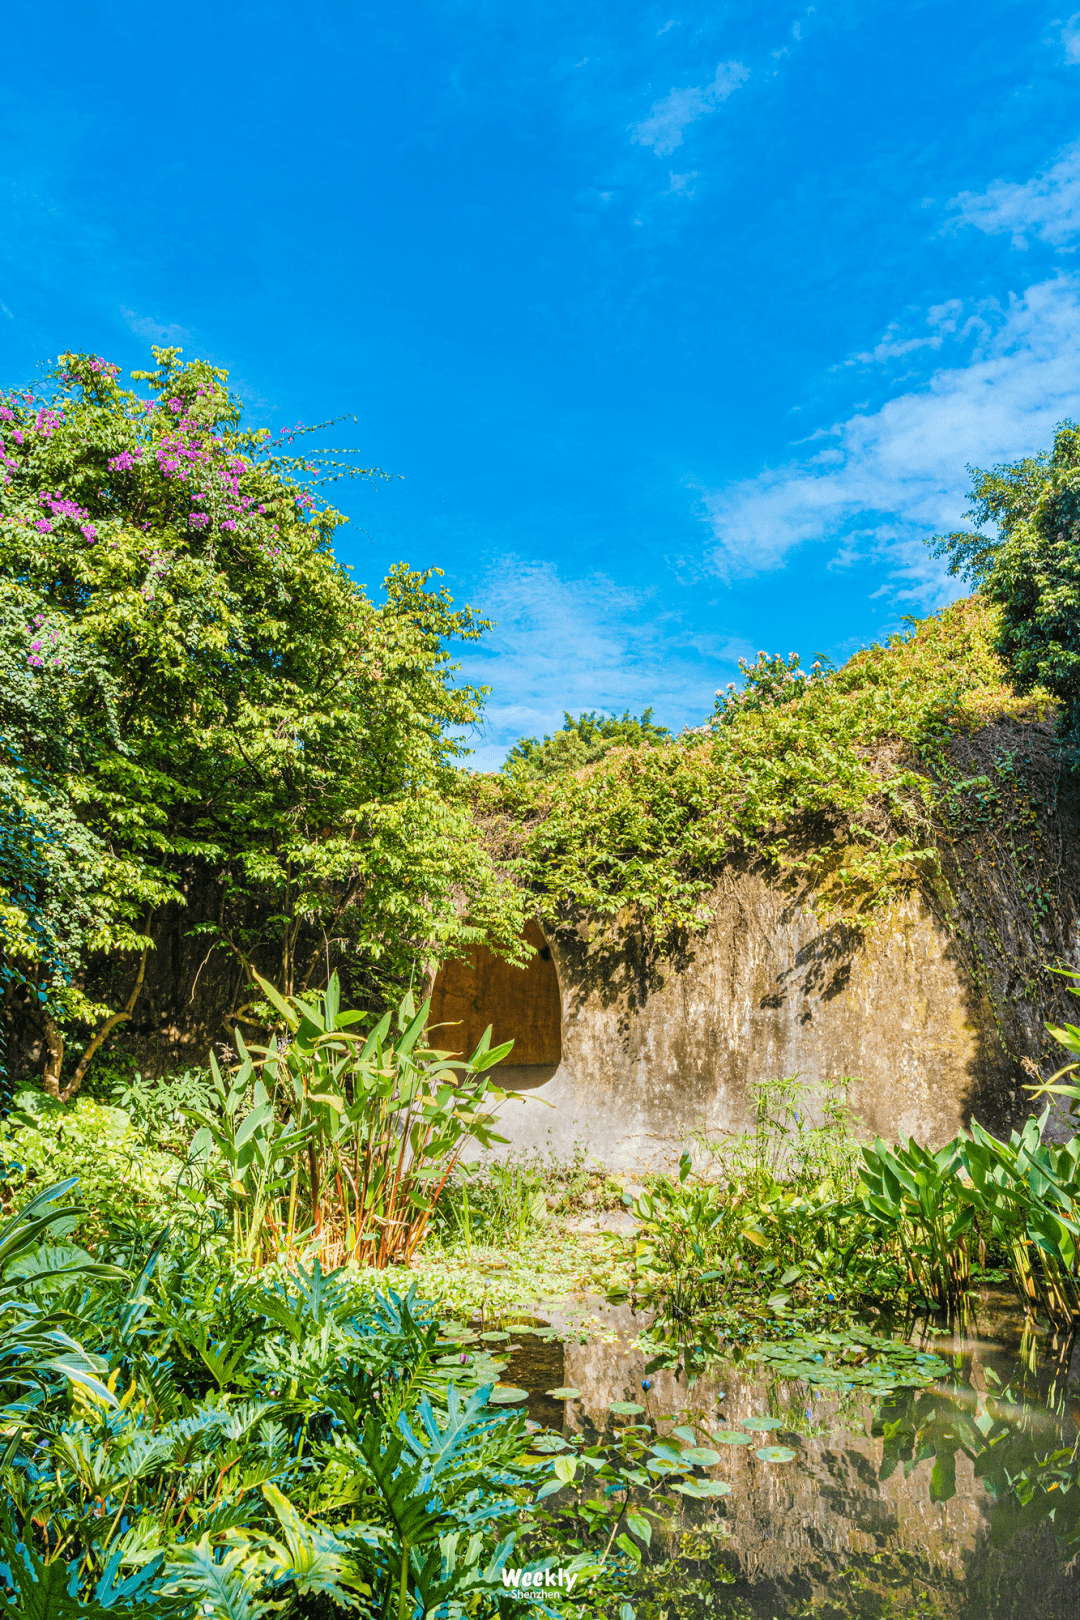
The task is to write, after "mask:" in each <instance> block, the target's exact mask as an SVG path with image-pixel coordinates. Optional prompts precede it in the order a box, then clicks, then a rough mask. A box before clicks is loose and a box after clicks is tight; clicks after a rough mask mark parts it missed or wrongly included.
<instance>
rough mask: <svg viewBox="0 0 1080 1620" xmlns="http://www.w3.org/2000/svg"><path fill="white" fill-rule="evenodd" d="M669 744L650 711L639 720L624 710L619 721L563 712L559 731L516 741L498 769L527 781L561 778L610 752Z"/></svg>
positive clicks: (605, 716) (666, 732) (612, 717)
mask: <svg viewBox="0 0 1080 1620" xmlns="http://www.w3.org/2000/svg"><path fill="white" fill-rule="evenodd" d="M670 741H671V733H670V731H669V730H668V728H667V727H666V726H658V725H656V724H655V722H654V721H653V711H652V710H651V709H646V710H645V712H644V714H643V715H642V716H641V718H640V719H638V718H637V717H636V716H635V715H632V714H631V713H630V710H629V709H627V710H626V713H625V714H624V715H623V717H622V719H621V720H620V719H619V718H618V717H617V716H616V715H614V714H599V713H597V712H596V711H595V710H590V711H589V712H588V713H587V714H579V715H578V716H577V717H576V719H575V717H574V716H573V715H571V714H567V712H566V710H565V709H564V710H563V725H562V729H561V731H556V732H554V733H553V734H552V735H551V736H548V737H543V738H541V737H520V738H519V739H518V741H517V742H516V743H515V744H514V746H513V748H511V750H510V752H509V753H508V754H507V756H506V760H505V762H504V764H503V767H502V768H503V770H504V771H516V772H520V773H522V774H524V775H527V776H531V777H546V776H562V775H563V774H564V773H565V772H566V771H577V770H580V769H581V767H582V766H583V765H591V764H592V763H593V761H594V760H597V759H602V758H603V756H604V755H605V754H606V753H608V752H609V751H610V750H611V749H612V748H645V747H656V746H657V745H658V744H659V743H665V742H670Z"/></svg>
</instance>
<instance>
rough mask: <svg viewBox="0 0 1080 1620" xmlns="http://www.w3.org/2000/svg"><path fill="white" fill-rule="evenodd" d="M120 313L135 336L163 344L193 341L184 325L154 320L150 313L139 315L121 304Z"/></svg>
mask: <svg viewBox="0 0 1080 1620" xmlns="http://www.w3.org/2000/svg"><path fill="white" fill-rule="evenodd" d="M120 313H121V315H122V316H123V317H124V322H125V324H126V326H127V328H128V330H129V331H130V332H134V334H135V336H136V337H141V338H148V339H149V340H150V342H151V343H160V344H165V345H173V344H184V343H191V342H193V341H194V339H193V338H192V335H191V333H190V332H189V331H188V330H187V328H186V327H184V326H177V325H175V324H171V325H170V324H168V323H166V322H164V321H155V320H154V318H153V317H152V316H150V315H139V314H137V313H136V312H135V310H133V309H124V308H123V306H121V309H120Z"/></svg>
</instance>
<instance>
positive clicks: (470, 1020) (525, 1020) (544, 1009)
mask: <svg viewBox="0 0 1080 1620" xmlns="http://www.w3.org/2000/svg"><path fill="white" fill-rule="evenodd" d="M525 938H526V939H527V940H528V942H529V944H530V945H532V946H534V947H535V949H536V955H535V956H533V957H532V958H531V959H530V961H529V963H528V965H527V966H526V967H523V968H519V967H514V965H513V964H512V963H510V962H505V961H504V960H503V959H502V957H501V956H496V955H495V953H494V952H493V951H489V950H488V948H487V946H486V945H473V946H470V948H469V950H468V952H467V953H466V954H465V955H464V956H460V957H455V958H454V959H453V960H452V961H449V962H444V963H443V965H442V967H441V968H440V969H439V972H438V976H437V977H436V980H435V988H434V989H433V991H432V993H431V1023H432V1024H442V1025H444V1026H445V1027H444V1028H442V1029H440V1030H438V1031H436V1032H435V1033H434V1034H433V1037H432V1039H433V1042H434V1044H435V1045H437V1046H440V1047H442V1048H443V1050H449V1051H451V1052H460V1053H461V1054H462V1055H463V1056H465V1057H469V1056H470V1055H471V1054H472V1053H473V1052H475V1050H476V1045H477V1042H478V1041H479V1039H480V1037H481V1036H482V1035H483V1033H484V1031H485V1029H486V1028H487V1027H488V1025H489V1024H490V1025H491V1044H492V1046H498V1045H499V1044H500V1043H501V1042H502V1041H513V1043H514V1049H513V1051H512V1052H511V1053H510V1056H509V1057H508V1058H507V1059H506V1061H505V1062H503V1063H500V1064H499V1065H498V1066H497V1067H496V1069H495V1070H494V1071H493V1072H492V1078H493V1079H494V1080H495V1083H496V1084H497V1085H500V1086H505V1087H506V1088H507V1089H508V1090H512V1091H527V1090H530V1089H531V1088H533V1087H535V1086H542V1085H543V1084H544V1082H545V1081H546V1080H550V1079H551V1077H552V1075H553V1074H554V1073H555V1070H556V1069H557V1068H558V1067H559V1063H560V1061H561V1059H562V1003H561V999H560V996H559V978H558V974H557V973H556V972H555V963H554V962H553V961H552V959H551V951H550V949H549V947H548V943H547V940H546V939H545V938H544V936H543V934H542V933H541V932H540V929H539V928H538V927H537V926H536V924H535V923H528V924H527V925H526V928H525Z"/></svg>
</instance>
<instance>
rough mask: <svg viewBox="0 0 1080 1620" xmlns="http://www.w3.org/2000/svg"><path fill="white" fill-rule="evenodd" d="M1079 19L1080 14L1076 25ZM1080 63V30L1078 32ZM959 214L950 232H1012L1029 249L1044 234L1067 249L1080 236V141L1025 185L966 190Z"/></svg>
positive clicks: (957, 202)
mask: <svg viewBox="0 0 1080 1620" xmlns="http://www.w3.org/2000/svg"><path fill="white" fill-rule="evenodd" d="M1077 21H1080V14H1078V16H1077V17H1076V18H1073V22H1077ZM1076 39H1077V50H1078V55H1077V57H1076V58H1075V60H1077V61H1080V28H1078V29H1077V32H1076ZM949 207H950V208H954V209H956V213H955V214H954V215H953V217H952V219H951V220H949V222H948V225H947V226H946V229H958V228H959V227H960V226H961V225H974V226H975V228H976V230H980V231H985V232H986V233H987V235H994V234H997V233H999V232H1003V231H1008V232H1010V233H1011V235H1012V240H1013V246H1014V247H1018V248H1026V247H1027V245H1028V240H1027V239H1028V237H1029V236H1041V237H1042V239H1043V241H1044V242H1049V243H1050V245H1051V246H1052V247H1065V246H1066V244H1067V243H1068V242H1069V241H1070V239H1071V238H1072V237H1074V236H1075V235H1076V234H1077V232H1080V141H1074V142H1073V144H1072V145H1071V146H1067V147H1066V148H1065V150H1064V151H1063V152H1062V153H1061V155H1060V157H1059V158H1058V160H1057V162H1056V163H1054V164H1053V165H1052V166H1051V167H1050V168H1049V169H1046V170H1045V171H1044V172H1043V173H1042V174H1037V175H1035V176H1034V177H1033V178H1032V179H1031V180H1025V181H1024V182H1023V183H1022V184H1014V183H1013V182H1012V181H1009V180H995V181H994V182H993V184H992V185H989V186H987V188H986V190H985V191H962V192H961V193H960V195H959V196H958V197H954V198H953V199H952V201H951V202H950V204H949ZM1070 251H1071V250H1070Z"/></svg>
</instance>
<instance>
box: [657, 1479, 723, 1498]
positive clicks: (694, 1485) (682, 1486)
mask: <svg viewBox="0 0 1080 1620" xmlns="http://www.w3.org/2000/svg"><path fill="white" fill-rule="evenodd" d="M669 1489H670V1490H673V1491H678V1493H679V1495H680V1496H696V1497H699V1498H700V1497H702V1496H730V1495H731V1486H730V1485H729V1484H728V1482H727V1480H726V1479H683V1480H674V1481H673V1482H672V1483H671V1485H670V1486H669Z"/></svg>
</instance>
